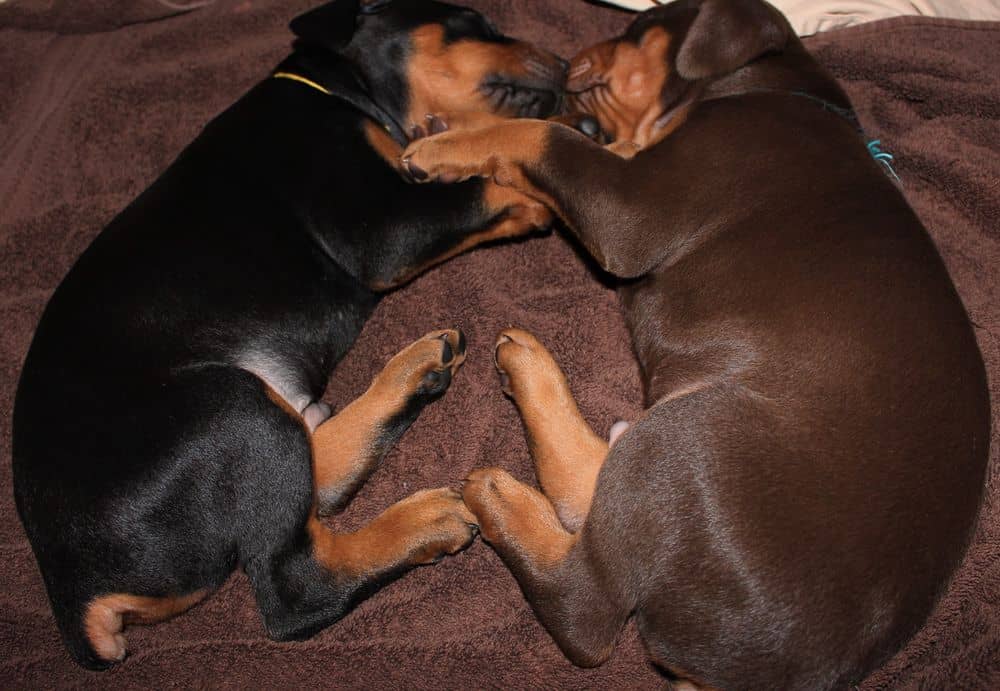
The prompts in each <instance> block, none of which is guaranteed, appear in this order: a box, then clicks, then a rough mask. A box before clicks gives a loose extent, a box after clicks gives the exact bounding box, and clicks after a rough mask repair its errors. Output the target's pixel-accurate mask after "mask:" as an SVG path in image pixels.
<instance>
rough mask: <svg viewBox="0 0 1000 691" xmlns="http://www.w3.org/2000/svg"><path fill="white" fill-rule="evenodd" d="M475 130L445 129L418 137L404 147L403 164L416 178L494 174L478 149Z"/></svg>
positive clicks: (449, 178) (453, 178)
mask: <svg viewBox="0 0 1000 691" xmlns="http://www.w3.org/2000/svg"><path fill="white" fill-rule="evenodd" d="M474 132H475V130H472V131H458V132H452V131H450V130H449V131H442V132H441V133H440V134H435V135H433V136H430V137H425V138H422V139H417V140H415V141H412V142H410V145H409V146H407V147H406V150H405V151H403V156H402V159H401V165H402V168H403V170H405V171H407V172H408V173H409V175H410V177H411V178H412V179H413V180H415V181H417V182H432V181H436V182H445V183H452V182H460V181H462V180H468V179H469V178H472V177H488V176H490V175H492V174H493V171H492V168H491V166H490V160H489V159H488V158H486V159H484V158H482V156H481V152H480V151H479V146H478V142H477V140H476V134H474Z"/></svg>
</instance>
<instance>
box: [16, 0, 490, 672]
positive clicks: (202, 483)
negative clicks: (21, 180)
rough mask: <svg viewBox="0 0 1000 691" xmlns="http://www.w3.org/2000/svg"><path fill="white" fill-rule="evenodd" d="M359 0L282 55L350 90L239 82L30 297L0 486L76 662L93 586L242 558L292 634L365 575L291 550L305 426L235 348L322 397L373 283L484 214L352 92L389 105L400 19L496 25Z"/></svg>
mask: <svg viewBox="0 0 1000 691" xmlns="http://www.w3.org/2000/svg"><path fill="white" fill-rule="evenodd" d="M358 11H359V4H358V2H357V1H356V0H354V1H353V2H352V1H351V0H338V1H337V2H334V3H331V4H329V5H327V6H325V7H324V8H321V9H320V10H316V11H315V12H314V13H310V14H308V15H305V16H303V17H302V18H300V19H298V20H296V21H295V22H294V23H293V28H294V29H295V30H296V32H297V33H298V34H299V37H300V38H299V41H298V43H297V44H296V49H295V52H294V53H293V54H292V55H291V56H290V57H289V58H288V59H287V60H286V61H285V62H284V63H282V68H283V69H295V70H297V71H299V72H300V73H301V74H303V75H304V76H307V77H308V78H310V79H313V80H315V81H317V82H319V83H320V84H324V85H327V86H330V87H335V90H336V91H338V92H340V93H341V94H347V95H348V96H350V98H346V99H345V98H343V97H337V96H327V95H324V94H323V93H321V92H319V91H317V90H315V89H311V88H309V87H307V86H305V85H303V84H300V83H296V82H294V81H290V80H285V79H271V78H268V79H265V80H264V81H263V82H261V83H260V84H258V85H257V86H255V87H254V88H253V89H251V91H250V92H249V93H247V94H246V95H245V96H243V97H242V98H241V99H240V100H239V101H238V102H237V103H235V104H234V105H233V106H232V107H230V108H229V109H228V110H226V111H225V112H223V113H222V114H221V115H219V116H218V117H217V118H215V119H214V120H213V121H212V122H211V123H210V124H209V125H208V126H206V127H205V129H204V131H203V132H202V133H201V134H200V135H199V136H198V137H197V139H195V140H194V142H192V143H191V144H190V145H189V146H188V147H187V148H186V149H185V150H184V151H183V152H182V153H181V154H180V155H179V156H178V158H177V159H176V161H175V162H174V163H173V164H172V165H171V166H170V167H169V168H168V169H167V170H166V171H165V172H164V173H163V175H162V176H161V177H160V178H159V179H158V180H157V181H156V182H155V183H153V185H152V186H151V187H150V188H149V189H147V190H146V191H145V192H143V193H142V194H141V195H140V196H139V197H138V198H137V199H136V200H135V201H134V202H133V203H132V204H131V205H129V206H128V208H126V209H125V210H124V211H123V212H122V213H121V214H120V215H119V216H118V217H116V218H115V219H114V220H113V221H112V222H111V223H110V224H109V225H108V227H107V228H106V229H105V230H104V231H103V232H102V233H101V234H100V235H99V236H98V237H97V238H96V239H95V240H94V242H93V243H92V244H91V246H90V247H89V248H88V249H87V250H86V251H85V252H84V254H83V255H82V256H81V257H80V259H79V260H78V261H77V262H76V264H75V265H74V266H73V268H72V269H71V271H70V272H69V274H68V275H67V276H66V278H65V279H64V280H63V282H62V284H61V285H60V286H59V287H58V289H57V290H56V292H55V294H54V295H53V296H52V298H51V300H50V302H49V304H48V306H47V308H46V310H45V312H44V314H43V316H42V319H41V322H40V324H39V326H38V330H37V333H36V334H35V337H34V340H33V342H32V345H31V349H30V351H29V353H28V356H27V359H26V361H25V364H24V369H23V372H22V374H21V380H20V384H19V387H18V391H17V398H16V405H15V412H14V440H13V446H14V448H13V466H14V467H13V470H14V490H15V495H16V499H17V506H18V510H19V512H20V516H21V519H22V521H23V523H24V526H25V529H26V531H27V534H28V536H29V538H30V540H31V544H32V547H33V549H34V552H35V555H36V557H37V560H38V563H39V565H40V567H41V571H42V574H43V576H44V579H45V583H46V586H47V589H48V593H49V597H50V599H51V602H52V606H53V610H54V612H55V614H56V618H57V621H58V624H59V628H60V631H61V633H62V635H63V638H64V640H65V642H66V645H67V646H68V648H69V650H70V652H71V653H72V655H73V657H74V658H75V659H76V660H77V661H78V662H80V663H81V664H83V665H85V666H88V667H93V668H100V667H104V666H106V664H107V663H106V661H104V660H102V659H100V658H99V657H98V656H97V655H96V654H95V652H94V650H93V649H92V648H91V646H90V644H89V642H88V640H87V639H86V637H85V636H84V634H83V631H82V628H81V618H82V615H83V609H84V607H85V605H86V603H87V602H89V601H90V600H91V599H92V598H94V597H95V596H99V595H101V594H105V593H114V592H125V593H130V594H135V595H148V596H169V595H179V594H184V593H190V592H192V591H195V590H199V589H202V588H213V587H215V586H217V585H218V584H220V583H221V582H222V581H223V580H224V579H225V578H226V577H227V576H228V574H229V573H230V572H231V571H232V569H233V568H235V567H236V566H237V564H241V565H242V566H243V568H244V569H245V570H246V572H247V574H248V575H249V577H250V580H251V582H252V584H253V588H254V591H255V594H256V597H257V600H258V603H259V605H260V609H261V612H262V616H263V620H264V623H265V625H266V627H267V630H268V633H269V634H270V635H271V636H273V637H275V638H278V639H287V638H299V637H303V636H306V635H309V634H311V633H313V632H315V631H316V630H318V629H320V628H322V627H324V626H326V625H328V624H330V623H332V622H333V621H335V620H336V619H338V618H339V617H341V616H343V615H344V614H345V613H346V612H347V611H348V610H349V609H350V607H352V606H353V605H354V604H355V603H356V602H358V601H359V600H361V599H363V598H364V597H365V596H366V595H367V594H369V593H370V592H372V591H373V590H374V589H376V588H377V587H378V586H379V585H380V583H379V582H374V581H363V582H357V581H352V582H338V581H337V578H336V577H335V576H333V575H331V574H329V573H326V572H324V571H322V570H321V568H320V567H319V566H318V565H317V564H316V563H315V562H314V561H313V560H312V559H311V558H310V552H309V548H310V545H309V544H308V542H309V541H308V538H307V537H306V534H305V532H304V526H305V522H306V519H307V516H308V512H309V511H310V509H311V502H312V479H311V471H310V446H309V439H308V434H307V432H306V431H305V429H304V428H303V427H302V425H300V424H299V422H298V421H297V420H295V419H294V418H292V417H291V416H289V415H288V414H286V413H285V412H283V411H282V410H281V409H280V408H279V407H278V406H276V405H275V404H274V403H273V402H272V401H271V400H269V398H268V396H267V394H266V389H265V386H264V384H263V382H262V381H261V380H260V379H259V378H258V377H257V376H254V374H251V373H250V372H248V371H247V369H248V368H247V362H248V360H253V361H256V362H258V363H259V362H263V363H264V367H265V369H267V371H268V373H269V374H271V375H272V376H274V377H276V378H277V379H279V380H280V381H281V383H282V384H284V385H285V386H286V387H287V390H286V393H288V392H290V393H292V394H294V395H297V396H300V397H301V398H302V399H303V400H307V401H316V400H318V399H319V398H320V396H321V394H322V392H323V389H324V387H325V385H326V382H327V379H328V377H329V375H330V373H331V370H332V368H333V366H334V365H335V363H336V362H337V361H338V360H339V359H340V358H341V357H342V356H343V355H344V353H345V352H346V351H347V349H348V348H349V347H350V346H351V344H352V343H353V342H354V340H355V338H356V337H357V335H358V332H359V330H360V329H361V327H362V325H363V324H364V322H365V320H366V318H367V317H368V316H369V314H370V313H371V311H372V309H373V308H374V307H375V305H376V304H377V302H378V299H379V295H378V293H377V292H376V290H375V289H373V286H378V285H382V286H384V285H390V284H393V283H394V282H397V281H398V278H399V277H400V276H401V275H403V272H404V271H405V270H406V269H408V268H410V267H414V266H422V265H425V264H426V263H428V262H429V261H431V260H432V259H433V258H434V256H435V255H437V254H439V253H441V252H442V251H444V250H447V249H449V248H451V247H454V246H455V245H456V244H458V243H460V242H461V241H462V240H463V239H464V238H466V237H467V236H468V235H470V234H471V233H475V232H477V231H481V230H483V229H485V228H486V227H488V226H489V225H490V223H491V222H492V221H494V220H495V219H494V218H491V217H490V214H491V213H493V212H490V211H489V210H488V209H487V208H486V206H485V205H484V203H483V201H482V191H483V186H482V183H481V182H478V181H472V182H468V183H465V184H462V185H441V186H433V187H427V186H421V187H416V186H413V185H409V184H407V183H406V182H404V181H403V180H402V179H401V178H400V177H399V176H398V175H397V173H396V172H395V171H394V170H393V169H392V168H391V167H390V166H389V165H388V164H387V163H386V162H385V161H384V160H383V159H382V158H380V156H379V155H378V154H377V153H376V152H375V151H374V150H373V149H372V148H371V147H370V146H369V144H368V143H367V141H366V139H365V136H364V133H363V125H364V123H365V121H366V117H365V115H364V114H363V113H362V110H364V108H363V107H362V110H359V108H358V107H357V106H356V105H352V103H362V104H364V103H372V104H375V106H377V108H378V109H380V110H381V111H384V112H386V113H388V114H389V116H390V117H392V118H396V119H401V118H402V114H403V113H404V112H405V106H406V93H407V92H406V84H405V80H404V79H403V77H402V75H404V74H405V71H404V70H403V69H402V67H403V64H404V63H405V60H406V57H407V46H406V35H407V31H408V30H409V29H412V28H413V27H415V26H416V25H418V24H426V23H429V22H443V23H445V24H446V26H447V27H448V31H449V35H451V36H465V37H467V38H472V39H476V40H491V41H505V40H506V39H504V38H503V37H500V36H499V35H494V34H495V32H494V31H493V30H492V28H491V27H490V26H489V25H488V23H486V22H485V21H484V20H481V19H476V18H477V17H478V15H475V13H472V12H471V11H469V10H465V9H463V8H455V7H452V6H448V5H444V4H441V3H433V2H412V1H407V0H396V2H392V3H379V6H377V7H373V6H371V5H369V6H368V8H367V9H365V10H364V11H363V12H362V13H361V14H359V15H358V18H357V19H355V18H354V15H356V14H358ZM345 12H346V14H345ZM345 16H349V19H350V22H351V24H350V27H351V29H350V30H349V31H347V32H345V31H343V28H344V27H343V24H344V17H345ZM331 18H336V22H334V23H333V24H331V23H329V21H328V20H331ZM328 34H329V40H327V39H325V38H324V37H325V36H327V35H328ZM352 99H353V100H352ZM427 398H432V397H430V396H428V397H427ZM423 402H424V401H418V402H417V403H420V404H421V405H415V406H414V409H412V410H411V409H409V408H408V409H407V411H405V415H404V416H403V418H401V419H400V420H398V421H396V422H398V424H394V425H393V429H392V430H391V436H393V437H398V436H399V434H401V433H402V430H403V429H405V427H406V425H408V424H409V422H411V421H412V419H414V418H415V417H416V415H417V413H419V408H420V407H421V406H422V404H423ZM395 575H398V574H386V575H385V576H384V578H383V580H385V579H388V578H392V577H394V576H395Z"/></svg>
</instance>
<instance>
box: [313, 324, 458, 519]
mask: <svg viewBox="0 0 1000 691" xmlns="http://www.w3.org/2000/svg"><path fill="white" fill-rule="evenodd" d="M464 361H465V338H464V337H463V336H462V334H461V332H459V331H456V330H454V329H449V330H444V331H433V332H431V333H429V334H427V335H426V336H424V337H423V338H421V339H419V340H418V341H416V342H415V343H413V344H411V345H410V346H409V347H407V348H405V349H404V350H403V351H402V352H400V353H398V354H397V355H396V356H394V357H393V358H392V359H391V360H390V361H389V363H388V364H387V365H386V366H385V368H384V369H383V370H382V371H381V372H380V373H379V374H378V376H377V377H375V380H374V381H373V382H372V384H371V386H369V387H368V390H367V391H365V393H364V394H362V395H361V396H360V397H359V398H357V399H355V400H354V401H352V402H351V403H350V404H349V405H348V406H347V407H345V408H344V409H343V410H341V411H340V412H339V413H338V414H337V415H335V416H334V417H332V418H330V419H329V420H327V421H326V422H324V423H323V424H321V425H320V426H319V427H318V428H316V432H315V433H314V434H313V436H312V455H313V483H314V486H315V492H316V497H315V499H316V507H317V512H318V513H319V515H321V516H322V515H328V514H331V513H333V512H335V511H337V510H339V509H342V508H343V507H344V506H345V505H346V503H347V501H348V500H350V498H351V496H352V495H353V494H354V492H355V491H356V490H357V489H358V487H360V485H361V484H362V483H363V482H364V481H365V479H366V478H367V477H368V475H369V474H370V473H371V471H372V470H374V468H375V467H376V466H377V465H378V463H379V462H380V461H381V460H382V457H383V456H385V454H386V453H387V452H388V451H389V449H390V448H391V447H392V445H393V444H395V442H396V441H397V440H398V439H399V437H400V436H401V435H402V433H403V432H404V431H405V430H406V428H407V427H408V426H409V425H410V423H412V422H413V419H415V418H416V416H417V414H418V413H419V412H420V409H421V408H422V407H423V404H425V403H428V402H430V401H431V400H434V399H435V398H437V397H439V396H440V395H441V394H443V393H444V392H445V390H446V389H447V388H448V386H449V384H450V383H451V378H452V377H453V376H454V374H455V373H456V372H457V371H458V368H459V367H461V365H462V363H463V362H464Z"/></svg>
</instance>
